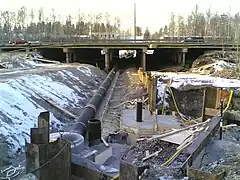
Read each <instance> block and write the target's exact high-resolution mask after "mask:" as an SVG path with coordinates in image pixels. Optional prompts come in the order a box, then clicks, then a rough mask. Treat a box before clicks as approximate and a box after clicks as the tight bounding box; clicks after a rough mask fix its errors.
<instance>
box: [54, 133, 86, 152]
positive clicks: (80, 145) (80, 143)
mask: <svg viewBox="0 0 240 180" xmlns="http://www.w3.org/2000/svg"><path fill="white" fill-rule="evenodd" d="M61 135H62V138H63V139H66V140H68V141H70V142H71V151H72V153H74V154H78V153H79V152H81V151H82V150H83V149H84V137H83V136H82V135H80V134H78V133H71V132H63V133H51V134H50V141H56V140H57V139H58V138H60V137H61Z"/></svg>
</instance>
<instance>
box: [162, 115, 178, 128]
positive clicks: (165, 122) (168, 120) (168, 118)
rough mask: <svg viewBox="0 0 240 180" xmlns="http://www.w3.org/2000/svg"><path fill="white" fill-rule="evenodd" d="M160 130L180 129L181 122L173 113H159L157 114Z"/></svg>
mask: <svg viewBox="0 0 240 180" xmlns="http://www.w3.org/2000/svg"><path fill="white" fill-rule="evenodd" d="M157 126H158V131H160V132H163V131H165V130H168V129H179V128H181V127H180V123H179V122H178V120H177V119H176V118H175V117H174V116H173V115H158V116H157Z"/></svg>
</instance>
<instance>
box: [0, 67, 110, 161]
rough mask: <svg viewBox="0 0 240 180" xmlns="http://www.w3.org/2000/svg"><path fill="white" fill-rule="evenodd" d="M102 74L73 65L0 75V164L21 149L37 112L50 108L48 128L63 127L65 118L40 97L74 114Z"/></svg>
mask: <svg viewBox="0 0 240 180" xmlns="http://www.w3.org/2000/svg"><path fill="white" fill-rule="evenodd" d="M105 77H106V74H105V73H104V72H102V71H101V70H99V69H97V68H95V67H93V66H90V65H84V66H83V65H81V66H80V65H77V66H76V67H65V68H63V69H61V70H60V69H56V70H51V71H46V72H41V73H36V74H28V75H24V76H21V77H17V78H14V79H8V80H4V79H0V102H1V103H0V149H1V152H0V164H6V163H7V162H9V160H10V159H11V158H12V157H14V156H15V155H16V153H20V152H22V151H23V147H24V145H25V139H26V140H27V141H29V134H30V128H32V127H34V126H35V125H36V122H37V117H38V115H39V113H40V112H42V111H45V110H50V111H51V112H52V113H51V123H52V128H57V129H59V128H63V127H64V125H65V124H67V123H68V122H69V121H68V118H67V117H65V116H63V114H61V113H59V112H58V111H57V110H56V109H54V108H53V107H51V106H50V105H49V104H48V103H47V102H46V101H44V99H42V98H41V97H44V98H48V99H50V100H52V101H54V102H55V103H56V104H57V105H59V106H60V107H62V108H66V109H67V110H68V111H70V112H72V113H73V114H76V115H78V114H79V112H80V110H81V108H82V107H83V106H84V105H85V104H86V103H87V102H88V100H89V98H90V97H91V96H92V95H93V93H94V91H95V90H96V89H97V88H98V87H99V85H100V84H101V82H102V81H103V80H104V78H105ZM39 95H40V96H39Z"/></svg>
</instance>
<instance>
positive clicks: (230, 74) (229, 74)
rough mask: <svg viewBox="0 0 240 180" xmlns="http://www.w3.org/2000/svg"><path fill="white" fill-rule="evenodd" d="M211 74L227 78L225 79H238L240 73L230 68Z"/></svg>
mask: <svg viewBox="0 0 240 180" xmlns="http://www.w3.org/2000/svg"><path fill="white" fill-rule="evenodd" d="M213 76H216V77H222V78H227V79H240V73H238V72H236V70H232V69H226V70H222V71H217V72H215V73H214V74H213Z"/></svg>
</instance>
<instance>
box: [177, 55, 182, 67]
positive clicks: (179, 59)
mask: <svg viewBox="0 0 240 180" xmlns="http://www.w3.org/2000/svg"><path fill="white" fill-rule="evenodd" d="M182 56H183V55H182V52H179V53H178V61H177V63H178V64H181V62H182Z"/></svg>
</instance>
